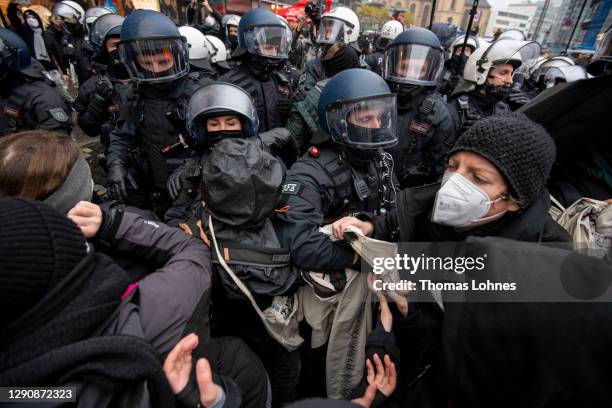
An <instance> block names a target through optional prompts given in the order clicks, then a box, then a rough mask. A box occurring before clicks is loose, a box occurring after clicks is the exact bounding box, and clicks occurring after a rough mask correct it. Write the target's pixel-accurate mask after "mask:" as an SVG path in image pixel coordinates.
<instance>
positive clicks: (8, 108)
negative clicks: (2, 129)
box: [2, 105, 19, 118]
mask: <svg viewBox="0 0 612 408" xmlns="http://www.w3.org/2000/svg"><path fill="white" fill-rule="evenodd" d="M2 113H4V114H5V115H6V116H11V117H13V118H18V117H19V108H16V107H15V106H12V105H4V108H2Z"/></svg>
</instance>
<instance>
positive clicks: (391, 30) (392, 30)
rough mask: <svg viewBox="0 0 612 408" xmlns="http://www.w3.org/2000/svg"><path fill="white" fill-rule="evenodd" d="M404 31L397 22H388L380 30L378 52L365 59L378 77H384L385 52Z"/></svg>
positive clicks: (376, 44)
mask: <svg viewBox="0 0 612 408" xmlns="http://www.w3.org/2000/svg"><path fill="white" fill-rule="evenodd" d="M402 31H404V26H403V25H402V23H400V22H399V21H397V20H390V21H387V22H386V23H385V24H384V25H383V26H382V28H381V29H380V35H379V36H378V38H377V39H376V42H375V48H376V50H375V51H374V52H372V53H370V54H368V55H367V56H366V58H365V61H366V63H367V64H368V65H369V66H370V68H371V69H372V71H374V72H376V73H377V74H378V75H381V76H382V62H383V59H384V56H385V50H386V49H387V47H388V46H389V45H390V44H391V43H392V42H393V40H395V37H397V36H398V35H399V34H400V33H401V32H402Z"/></svg>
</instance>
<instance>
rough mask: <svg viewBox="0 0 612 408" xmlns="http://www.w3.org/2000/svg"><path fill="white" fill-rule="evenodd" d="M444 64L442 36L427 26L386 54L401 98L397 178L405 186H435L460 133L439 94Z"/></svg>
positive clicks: (392, 81) (386, 70) (408, 32)
mask: <svg viewBox="0 0 612 408" xmlns="http://www.w3.org/2000/svg"><path fill="white" fill-rule="evenodd" d="M443 65H444V50H443V48H442V46H441V45H440V41H439V40H438V37H436V35H435V34H434V33H432V32H431V31H429V30H427V29H425V28H411V29H408V30H406V31H404V32H403V33H401V34H400V35H398V36H397V37H396V38H395V40H394V41H393V42H392V43H391V45H390V46H389V48H387V52H386V53H385V61H384V70H383V72H384V78H385V80H386V81H387V83H388V84H389V87H390V88H391V90H392V91H393V92H395V93H397V94H398V97H397V101H398V103H397V105H398V132H399V135H401V136H400V140H399V143H398V145H397V146H395V147H393V148H391V149H388V151H389V152H390V153H391V154H392V155H393V160H394V163H395V175H396V176H397V178H398V180H399V183H400V186H401V187H402V188H407V187H416V186H420V185H423V184H427V183H432V182H435V181H436V180H437V178H438V177H439V176H441V175H442V173H443V171H444V160H445V156H446V153H447V152H448V150H449V149H450V148H451V147H452V145H453V144H454V143H455V140H456V131H455V127H454V124H453V121H452V117H451V116H450V113H449V112H448V109H447V107H446V104H445V103H444V101H443V100H442V98H441V97H440V95H439V94H438V93H437V91H436V86H437V85H438V80H439V78H440V74H441V73H442V69H443Z"/></svg>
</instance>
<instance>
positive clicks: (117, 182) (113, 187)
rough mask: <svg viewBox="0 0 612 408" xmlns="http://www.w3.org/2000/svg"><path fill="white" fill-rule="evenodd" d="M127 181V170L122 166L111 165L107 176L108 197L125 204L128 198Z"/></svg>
mask: <svg viewBox="0 0 612 408" xmlns="http://www.w3.org/2000/svg"><path fill="white" fill-rule="evenodd" d="M126 179H127V170H126V169H125V167H124V166H123V165H121V164H111V165H110V166H109V168H108V172H107V174H106V180H107V185H108V196H109V197H110V198H111V199H112V200H116V201H120V202H123V201H125V199H126V198H127V189H126V188H125V182H126Z"/></svg>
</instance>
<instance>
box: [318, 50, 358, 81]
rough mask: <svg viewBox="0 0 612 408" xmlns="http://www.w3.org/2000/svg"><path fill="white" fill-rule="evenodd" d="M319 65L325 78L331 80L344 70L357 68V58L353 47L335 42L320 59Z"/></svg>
mask: <svg viewBox="0 0 612 408" xmlns="http://www.w3.org/2000/svg"><path fill="white" fill-rule="evenodd" d="M321 63H322V64H323V70H324V71H325V76H326V77H327V78H331V77H333V76H334V75H336V74H337V73H338V72H341V71H344V70H345V69H351V68H359V56H358V55H357V52H356V51H355V50H354V49H353V47H351V46H347V45H346V44H345V43H343V42H337V43H335V44H334V45H332V46H331V47H330V48H329V50H328V51H327V53H326V54H325V56H323V58H321Z"/></svg>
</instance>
